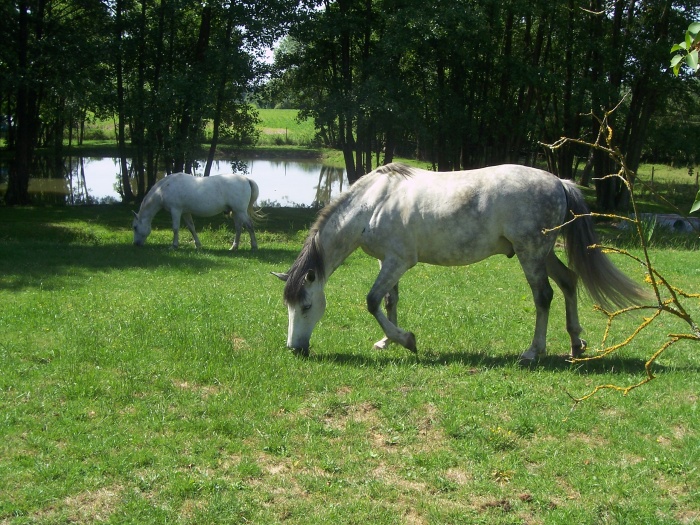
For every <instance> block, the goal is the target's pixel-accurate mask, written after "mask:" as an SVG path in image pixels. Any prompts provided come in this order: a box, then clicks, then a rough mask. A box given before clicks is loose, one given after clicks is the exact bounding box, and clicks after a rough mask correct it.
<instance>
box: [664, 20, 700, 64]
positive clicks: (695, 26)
mask: <svg viewBox="0 0 700 525" xmlns="http://www.w3.org/2000/svg"><path fill="white" fill-rule="evenodd" d="M699 50H700V22H693V23H692V24H690V25H689V26H688V29H687V30H686V32H685V39H684V40H683V42H680V43H678V44H675V45H674V46H673V47H672V48H671V53H676V54H675V55H674V56H673V58H672V59H671V67H672V68H673V74H674V75H678V73H679V72H680V69H681V66H682V65H683V64H684V63H685V65H686V66H688V67H689V68H690V70H691V71H692V72H693V73H697V72H698V69H700V64H699V63H698V51H699Z"/></svg>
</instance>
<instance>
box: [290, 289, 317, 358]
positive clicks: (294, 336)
mask: <svg viewBox="0 0 700 525" xmlns="http://www.w3.org/2000/svg"><path fill="white" fill-rule="evenodd" d="M320 281H321V280H320V279H315V280H309V279H307V280H306V282H305V283H304V293H302V297H301V300H300V301H299V302H296V303H294V304H287V310H288V312H289V327H288V330H287V347H288V348H293V349H295V350H301V351H302V352H303V353H306V352H308V350H309V343H310V340H311V333H312V332H313V330H314V327H315V326H316V323H318V321H319V320H320V319H321V317H323V313H324V312H325V311H326V294H325V293H324V292H323V283H322V282H320Z"/></svg>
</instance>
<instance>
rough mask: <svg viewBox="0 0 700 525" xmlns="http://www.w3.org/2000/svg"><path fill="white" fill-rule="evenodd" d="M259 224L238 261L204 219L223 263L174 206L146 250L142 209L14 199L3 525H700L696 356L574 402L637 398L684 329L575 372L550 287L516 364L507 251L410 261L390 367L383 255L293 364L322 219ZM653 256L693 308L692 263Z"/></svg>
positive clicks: (338, 299)
mask: <svg viewBox="0 0 700 525" xmlns="http://www.w3.org/2000/svg"><path fill="white" fill-rule="evenodd" d="M267 213H268V219H267V222H266V223H264V224H261V225H260V226H259V228H258V240H259V243H260V250H259V251H258V252H257V253H251V252H250V250H249V248H248V244H247V240H248V239H247V237H246V236H245V235H244V239H243V249H242V250H241V251H240V252H239V253H237V254H231V253H229V252H228V251H227V250H226V248H227V247H228V246H229V245H230V238H231V232H230V229H227V226H226V224H225V222H224V220H223V219H220V218H215V219H212V220H211V221H203V220H201V219H200V220H198V221H196V222H197V225H198V227H199V229H201V230H203V232H202V234H201V240H202V243H203V245H204V247H205V249H203V250H201V251H196V250H195V249H194V248H193V246H192V244H191V243H190V242H187V241H189V238H188V237H189V234H187V233H186V232H183V233H182V234H181V243H182V247H181V249H180V250H178V251H172V250H169V249H168V245H169V243H170V241H171V238H172V237H171V235H172V234H171V232H170V231H169V230H168V229H167V227H168V226H167V225H168V222H169V219H168V218H167V217H166V216H165V215H162V214H161V215H159V216H158V217H157V220H156V222H155V224H154V226H155V228H154V233H153V234H152V236H151V237H150V238H149V241H148V244H147V245H146V246H145V247H144V248H143V249H137V248H135V247H133V246H131V233H130V219H129V216H130V210H129V208H127V207H122V206H86V207H80V208H40V209H29V208H16V209H8V208H0V245H1V246H2V249H0V304H2V305H3V306H2V314H1V315H0V333H2V334H3V337H2V340H1V341H0V362H1V363H2V374H1V375H0V414H1V415H2V416H1V417H0V523H3V524H24V523H39V524H54V523H69V522H70V523H94V522H101V521H105V522H110V523H165V522H168V523H182V524H185V523H197V524H220V523H294V524H313V523H318V524H321V523H323V524H325V523H348V524H349V523H358V522H367V523H373V524H394V523H413V524H422V523H425V524H427V523H489V524H491V523H562V524H570V523H577V524H587V523H590V524H598V523H692V522H695V521H697V520H698V519H700V492H699V490H700V489H699V487H700V471H699V470H698V468H697V465H698V464H700V418H698V417H697V410H698V392H700V374H699V372H700V356H699V355H698V349H697V348H695V347H692V346H689V345H683V344H680V345H678V346H677V347H674V350H673V351H669V353H668V354H667V355H665V356H664V357H663V358H662V359H661V360H660V361H659V363H658V366H656V367H655V372H656V373H657V374H658V378H657V379H656V380H655V381H653V382H652V383H650V384H649V385H647V386H645V387H643V388H641V389H638V390H634V391H633V392H631V393H630V394H629V395H628V396H626V397H623V396H621V395H618V394H613V393H604V394H602V395H600V396H597V397H595V398H593V399H591V400H589V401H587V402H586V403H584V404H582V405H579V406H578V407H577V409H576V410H575V411H573V412H572V411H571V406H572V405H571V400H570V398H569V396H568V394H569V393H571V394H574V395H580V394H583V393H586V392H588V391H589V390H590V389H591V388H592V387H593V386H595V385H597V384H604V383H622V384H626V383H629V382H632V381H636V380H637V379H639V378H641V377H642V376H643V374H644V361H645V359H646V358H647V357H648V356H649V355H650V353H651V352H653V351H654V349H656V348H658V347H659V345H660V344H661V342H663V341H664V340H665V336H666V334H667V333H669V332H674V331H680V330H685V328H684V327H682V326H678V325H677V324H676V323H675V322H674V321H672V320H668V319H663V320H662V321H660V322H658V323H655V324H654V325H653V326H652V327H650V329H647V330H645V331H644V332H642V334H640V336H639V337H638V339H637V340H636V342H635V344H633V345H632V346H631V347H629V348H628V349H626V350H624V351H623V352H621V353H620V354H618V355H616V356H613V357H610V358H606V359H604V360H602V361H599V362H592V363H588V364H583V365H577V366H571V365H570V364H568V363H567V362H566V361H565V358H564V355H565V354H566V351H567V337H566V333H565V331H564V327H563V324H564V320H563V318H564V314H563V305H562V302H563V301H562V299H561V295H560V294H558V293H557V295H556V297H555V302H554V304H553V308H552V317H551V322H550V339H549V352H550V356H549V357H548V358H546V359H545V360H543V361H542V362H541V364H540V366H538V367H537V368H536V369H534V370H522V369H520V368H519V367H518V366H517V365H516V359H517V356H518V354H519V353H520V352H521V351H522V350H523V349H524V348H525V347H526V346H527V345H528V343H529V339H530V337H531V330H532V325H533V320H534V310H533V306H532V299H531V297H530V293H529V290H528V288H527V284H526V283H525V280H524V278H523V275H522V272H521V271H520V270H519V268H518V267H517V262H516V261H515V260H513V259H507V258H505V257H504V258H492V259H489V260H487V261H484V262H482V263H480V264H477V265H474V266H470V267H468V268H436V267H429V266H423V265H420V266H418V267H416V268H414V269H413V270H412V271H411V272H409V273H408V274H407V275H406V277H405V279H404V280H403V281H402V298H401V303H400V305H399V311H400V312H399V320H400V323H401V325H402V326H404V327H407V328H410V329H412V330H413V331H414V332H415V333H416V336H417V338H418V345H419V353H418V354H417V355H410V354H409V353H407V352H406V351H404V350H403V349H401V348H396V347H392V348H390V349H389V350H387V351H384V352H377V351H374V350H372V348H371V347H372V343H373V342H374V341H375V340H377V339H378V338H379V336H380V331H379V328H378V326H377V325H376V323H375V321H374V320H373V319H372V318H371V316H370V315H369V314H368V313H367V312H366V310H365V294H366V293H367V291H368V290H369V287H370V286H371V283H372V281H373V279H374V277H375V275H376V272H377V264H376V261H374V260H373V259H371V258H369V257H367V256H365V255H363V254H361V253H356V254H354V255H353V256H351V257H350V259H348V261H347V262H346V263H345V264H344V265H343V266H342V267H341V268H340V269H339V270H338V271H337V272H336V273H335V274H334V275H333V277H332V278H331V280H330V282H329V284H328V287H327V296H328V309H327V312H326V315H325V317H324V319H323V320H322V321H321V323H320V324H319V325H318V327H317V328H316V331H315V333H314V337H313V339H312V349H311V356H310V357H309V358H308V359H302V358H298V357H295V356H293V355H292V354H291V353H290V352H289V351H287V350H286V348H285V347H284V341H285V337H286V327H287V313H286V308H285V307H284V305H283V303H282V299H281V283H280V282H279V281H278V280H277V279H275V278H274V277H272V276H270V271H284V270H286V269H287V268H288V267H289V265H290V264H291V262H292V261H293V260H294V258H295V256H296V254H297V252H298V250H299V248H300V246H301V243H302V241H303V238H304V236H305V234H306V229H307V227H308V225H309V223H310V222H311V221H312V220H313V212H311V211H309V210H289V209H270V210H267ZM652 257H653V259H654V261H655V264H656V265H657V268H658V269H659V271H661V273H662V274H663V275H664V276H666V277H667V278H668V279H669V280H670V281H671V282H673V283H675V284H677V285H678V286H680V287H682V288H684V289H686V290H687V291H695V292H697V291H700V270H699V269H698V265H697V253H696V252H690V251H684V250H669V249H663V250H661V249H660V250H653V251H652ZM616 262H618V264H619V265H620V266H621V267H623V268H624V269H625V271H626V272H627V273H629V274H630V275H632V276H634V277H635V278H636V279H638V280H641V279H642V276H640V275H639V273H638V268H635V267H634V266H633V265H632V264H631V263H630V262H629V261H628V260H625V259H616ZM696 306H697V303H695V304H694V305H693V308H694V309H691V311H692V312H695V315H696V316H698V313H697V310H698V309H697V308H696ZM581 317H582V323H583V325H584V326H585V327H586V328H587V332H586V337H587V339H588V341H589V343H590V345H591V347H592V348H595V347H596V343H597V342H599V341H600V339H601V336H602V332H603V329H604V323H605V319H604V318H603V317H602V316H601V314H599V313H596V312H595V311H593V309H592V306H591V304H590V302H589V301H587V300H585V299H583V300H582V304H581ZM638 322H639V318H636V317H634V316H628V317H627V318H625V319H624V320H623V321H622V324H621V325H619V326H618V327H616V332H615V335H614V339H616V340H620V339H621V338H624V337H625V336H626V335H627V334H628V333H629V331H630V330H631V329H632V328H634V327H635V326H636V324H637V323H638Z"/></svg>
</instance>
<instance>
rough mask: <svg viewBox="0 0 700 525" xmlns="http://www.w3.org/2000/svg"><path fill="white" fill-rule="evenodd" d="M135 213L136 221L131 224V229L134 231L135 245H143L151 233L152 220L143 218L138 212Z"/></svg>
mask: <svg viewBox="0 0 700 525" xmlns="http://www.w3.org/2000/svg"><path fill="white" fill-rule="evenodd" d="M133 213H134V222H133V223H132V224H131V229H132V230H133V231H134V245H136V246H143V245H144V244H145V243H146V239H147V238H148V236H149V235H150V234H151V221H144V220H141V218H140V217H139V214H138V213H136V212H133Z"/></svg>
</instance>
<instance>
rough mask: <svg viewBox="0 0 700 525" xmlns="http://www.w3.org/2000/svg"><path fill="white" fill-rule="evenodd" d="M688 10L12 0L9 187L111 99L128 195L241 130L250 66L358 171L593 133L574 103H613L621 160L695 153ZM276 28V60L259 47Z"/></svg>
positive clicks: (485, 161)
mask: <svg viewBox="0 0 700 525" xmlns="http://www.w3.org/2000/svg"><path fill="white" fill-rule="evenodd" d="M699 14H700V6H699V5H698V0H682V1H676V2H672V1H671V0H609V1H603V0H559V1H557V2H553V3H552V2H544V1H542V0H507V1H498V2H497V1H495V0H449V1H448V0H436V1H434V2H424V1H418V0H235V1H234V0H227V1H206V2H200V1H193V0H177V1H176V0H51V1H49V0H15V1H12V2H5V3H3V4H2V6H1V7H0V28H1V29H2V31H3V34H4V35H7V37H6V40H5V45H4V46H2V48H0V110H1V111H2V115H3V121H4V123H5V126H6V127H7V130H8V131H7V135H6V147H7V149H8V150H10V152H11V154H12V163H11V171H10V176H9V184H8V190H7V192H6V195H5V201H6V203H8V204H22V203H27V202H28V201H29V196H28V193H27V185H28V177H29V173H30V170H31V161H32V158H33V156H34V153H35V151H36V149H37V148H38V147H44V148H49V149H53V150H54V151H55V152H56V157H58V156H59V155H60V151H61V148H62V145H63V141H64V140H65V138H66V137H68V139H69V141H73V140H75V141H80V140H81V135H80V129H81V123H84V122H85V121H86V119H88V118H91V117H99V118H113V119H114V121H115V138H116V140H117V142H118V145H119V149H120V157H121V158H122V167H121V172H122V177H123V181H122V187H123V193H124V196H125V198H126V199H127V200H128V199H131V198H133V197H134V195H132V189H131V184H130V180H135V181H136V185H135V187H136V194H137V195H143V194H144V192H145V191H146V190H147V188H148V187H150V186H151V185H152V184H153V182H154V181H155V173H156V170H157V169H159V168H158V166H161V169H162V167H163V166H165V169H166V170H167V171H189V170H190V169H191V167H192V166H191V165H192V162H193V161H194V158H195V151H196V150H197V149H198V148H200V146H201V144H202V143H205V142H206V143H208V144H209V163H210V162H211V159H212V158H213V152H214V150H215V148H216V146H217V144H218V142H219V141H220V140H222V138H223V137H226V136H228V137H233V139H235V140H238V141H239V142H244V141H246V140H250V138H251V137H253V136H254V134H255V123H256V114H255V111H254V107H253V106H252V105H251V101H252V98H251V97H252V96H253V94H254V93H255V92H256V88H258V87H260V86H261V85H262V84H265V93H266V98H265V100H267V101H271V102H272V103H275V102H281V101H282V100H285V101H286V103H287V104H288V105H291V106H294V107H297V108H299V109H300V110H301V113H300V114H301V116H302V117H306V118H312V119H313V120H314V122H315V123H316V126H317V129H318V132H319V137H320V138H321V140H322V141H323V142H324V143H325V144H326V145H328V146H331V147H337V148H339V149H342V151H343V153H344V158H345V164H346V167H347V170H348V176H349V178H350V180H351V181H352V180H356V179H357V178H358V177H360V176H362V175H363V174H364V173H367V172H368V171H370V170H371V169H372V168H373V167H374V166H376V165H377V164H380V163H384V162H389V161H391V160H392V159H393V157H394V155H406V156H415V157H418V158H421V159H424V160H426V161H428V162H430V163H432V164H433V165H434V167H435V168H436V169H440V170H451V169H459V168H471V167H478V166H484V165H489V164H496V163H502V162H525V163H533V162H534V160H535V156H536V155H541V154H547V153H545V151H546V150H543V149H542V148H539V146H538V144H539V142H553V141H555V140H557V139H558V138H560V137H561V136H569V137H582V138H585V139H588V140H591V139H593V138H594V136H593V135H594V133H596V132H597V130H598V128H597V122H594V121H593V119H591V118H589V117H587V116H586V115H588V114H590V113H591V112H594V113H596V112H603V111H607V110H609V109H611V108H613V107H615V106H618V105H619V109H618V111H617V112H616V114H615V120H614V122H613V123H612V124H613V129H614V130H615V133H616V138H617V143H618V144H619V146H620V148H621V149H622V151H623V152H624V153H625V155H626V157H627V162H628V165H629V167H630V168H631V169H632V170H634V169H636V167H637V165H638V164H639V162H640V159H641V158H642V156H643V155H644V154H645V153H646V154H654V155H658V156H661V157H663V156H666V157H671V158H672V159H679V158H680V159H681V161H683V162H695V160H696V159H694V155H695V153H694V151H693V150H694V149H695V148H688V147H685V148H678V143H683V144H688V143H692V141H683V140H680V141H677V142H675V143H674V141H673V140H668V139H664V132H667V131H668V130H669V129H670V128H673V126H677V124H676V123H677V122H678V120H679V119H678V118H677V117H678V116H679V115H680V116H682V117H683V119H684V122H685V125H684V126H683V127H682V128H681V130H682V131H684V132H686V133H687V134H689V135H693V136H697V127H698V123H697V112H694V110H693V109H692V108H697V107H698V104H697V101H698V100H699V99H700V96H699V93H700V88H699V87H698V79H697V78H696V77H694V76H692V75H688V74H681V75H680V77H679V78H676V77H674V76H673V74H671V72H670V71H669V48H670V46H671V45H672V43H673V42H674V41H675V40H676V35H677V34H679V31H680V30H682V28H685V27H688V24H689V23H690V22H691V21H692V20H695V19H698V18H700V16H698V15H699ZM679 28H681V29H679ZM282 37H284V39H283V40H281V41H280V38H282ZM275 42H278V45H277V47H276V51H275V64H274V65H275V69H274V72H273V74H272V76H271V77H270V71H268V69H267V68H266V66H265V64H264V63H263V62H261V61H260V60H259V59H260V58H261V57H262V54H263V52H264V50H265V49H269V48H270V47H272V46H273V44H275ZM261 97H262V95H258V100H263V98H261ZM679 100H689V101H691V103H688V104H681V103H679V102H678V101H679ZM663 119H665V120H663ZM205 126H208V127H207V128H206V129H207V134H206V136H205ZM650 134H651V136H652V139H651V140H647V138H648V137H649V136H650ZM675 136H677V135H675ZM674 148H675V149H674ZM547 155H548V156H547V159H546V160H547V163H548V165H549V169H550V170H551V171H553V172H554V173H556V174H558V175H560V176H562V177H567V178H571V177H572V176H573V174H574V171H575V170H576V167H577V166H578V164H579V162H580V161H582V162H583V163H585V165H586V167H587V169H585V170H584V176H583V178H582V182H584V183H587V182H588V181H589V180H591V178H592V177H593V176H601V175H604V174H607V173H609V172H610V171H612V170H613V167H612V166H611V165H610V161H609V159H606V158H604V157H603V156H597V155H595V154H589V152H588V151H585V150H577V149H575V147H574V146H572V147H568V148H562V149H561V150H558V151H557V153H549V154H547ZM127 159H130V162H129V163H127ZM205 172H208V167H206V168H205ZM596 184H597V190H598V198H599V202H600V204H601V206H602V207H603V208H609V209H610V208H614V207H615V206H617V205H618V204H619V203H620V201H621V200H623V199H624V191H623V188H621V187H619V185H617V186H616V185H615V182H614V181H605V182H596Z"/></svg>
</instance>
